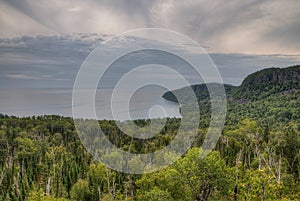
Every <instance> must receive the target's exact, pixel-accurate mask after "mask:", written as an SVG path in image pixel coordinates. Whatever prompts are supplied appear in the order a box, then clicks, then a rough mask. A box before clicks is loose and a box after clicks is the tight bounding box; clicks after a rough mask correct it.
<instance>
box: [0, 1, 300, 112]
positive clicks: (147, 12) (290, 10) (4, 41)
mask: <svg viewBox="0 0 300 201" xmlns="http://www.w3.org/2000/svg"><path fill="white" fill-rule="evenodd" d="M299 19H300V1H299V0H285V1H282V0H265V1H262V0H249V1H240V0H232V1H222V0H209V1H208V0H185V1H180V0H151V1H147V0H121V1H117V0H97V1H96V0H85V1H82V0H52V1H46V0H39V1H36V0H0V92H2V94H5V97H4V95H2V96H1V94H0V98H1V99H2V104H1V103H0V113H1V111H5V112H6V113H9V111H10V109H9V108H10V106H11V107H12V106H13V105H12V103H15V102H14V101H12V99H18V101H17V103H16V104H18V105H19V106H20V107H19V108H22V104H24V105H26V107H28V108H32V107H34V105H32V104H33V103H32V104H30V102H31V101H30V99H34V98H37V97H38V96H39V93H40V92H39V93H32V96H31V97H28V96H27V99H26V100H24V101H22V99H23V98H24V96H18V97H15V96H13V95H12V94H15V93H13V90H19V89H50V88H51V89H66V88H68V89H71V88H72V87H73V85H74V81H75V77H76V74H77V73H78V71H79V68H80V66H81V65H82V63H83V62H84V60H85V59H86V57H87V56H88V55H89V54H90V52H91V51H92V50H93V49H94V48H96V47H98V46H99V45H101V44H102V42H104V41H106V40H107V39H108V38H110V37H114V36H116V35H119V34H122V33H124V32H128V31H130V30H133V29H143V28H161V29H167V30H172V31H175V32H178V33H181V34H184V35H185V36H187V37H189V38H190V39H192V40H193V41H195V42H197V43H198V44H200V45H201V46H202V47H203V48H204V50H205V51H206V52H208V53H209V55H210V57H211V58H212V60H213V62H214V63H215V65H216V67H217V68H218V70H219V72H220V74H221V76H222V78H223V81H224V83H228V84H233V85H239V84H241V82H242V80H243V79H244V78H245V77H246V76H247V75H249V74H250V73H253V72H256V71H258V70H260V69H263V68H269V67H287V66H291V65H295V64H299V63H300V46H299V44H300V37H299V36H300V20H299ZM134 41H138V40H137V39H136V38H130V37H127V38H125V39H124V41H118V46H116V47H115V49H114V48H112V49H111V52H110V54H116V53H115V52H116V51H115V50H116V48H120V47H121V48H122V45H125V46H126V45H128V44H129V45H130V44H132V42H134ZM149 43H153V41H151V40H150V39H149V38H145V39H142V40H141V39H139V45H141V44H149ZM162 46H164V44H163V43H162ZM174 48H175V49H177V50H179V49H182V48H183V49H184V48H187V49H189V48H191V47H190V46H188V45H183V46H182V47H179V46H174ZM189 50H190V49H189ZM191 55H192V56H197V55H195V54H194V53H193V52H191ZM141 56H142V54H141V55H135V57H134V56H133V57H132V58H131V59H132V61H134V60H136V59H138V58H139V57H141ZM149 58H150V57H149ZM164 59H165V61H167V60H168V61H169V59H170V58H169V57H168V56H165V57H164ZM165 61H162V63H165V64H168V63H167V62H165ZM171 63H172V62H170V63H169V64H171ZM128 64H129V65H130V64H131V63H130V62H129V63H128ZM119 68H121V67H119ZM115 69H118V67H116V68H115ZM115 73H116V74H117V73H118V70H116V71H115ZM145 75H147V76H148V77H150V76H151V75H152V76H153V77H159V79H167V78H168V79H170V80H172V76H170V75H164V74H162V73H158V72H152V71H151V70H150V71H149V72H148V73H145V74H144V76H145ZM140 76H142V75H140ZM173 82H174V83H175V82H176V79H175V78H174V79H173ZM194 83H197V81H195V82H194ZM4 91H6V92H5V93H3V92H4ZM18 93H19V91H18ZM53 93H54V92H53V91H51V93H50V94H53ZM57 94H64V93H62V92H61V90H60V91H57ZM65 96H66V95H65V94H64V97H61V99H62V100H64V101H63V103H62V102H60V104H63V105H64V104H69V103H68V102H69V101H70V97H69V96H68V97H67V98H66V97H65ZM59 97H60V96H55V98H56V99H57V101H58V102H59V101H60V100H59V99H60V98H59ZM3 100H5V103H4V102H3ZM43 101H44V102H45V100H43ZM25 102H26V103H25ZM50 102H52V103H53V104H56V102H55V101H52V100H51V101H50ZM34 104H36V105H39V104H37V103H34ZM40 107H41V108H43V104H41V105H40ZM57 110H59V109H57ZM12 113H13V112H12ZM21 113H22V112H18V114H21Z"/></svg>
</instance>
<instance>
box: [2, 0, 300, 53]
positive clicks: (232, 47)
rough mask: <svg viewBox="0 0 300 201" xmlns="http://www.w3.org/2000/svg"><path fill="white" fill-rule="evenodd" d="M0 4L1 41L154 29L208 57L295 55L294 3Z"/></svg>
mask: <svg viewBox="0 0 300 201" xmlns="http://www.w3.org/2000/svg"><path fill="white" fill-rule="evenodd" d="M1 5H2V9H1V8H0V10H1V13H2V14H0V15H1V18H0V26H1V27H3V28H2V29H1V31H0V35H2V36H9V35H24V34H36V33H50V34H52V33H56V34H58V33H59V34H61V33H70V32H98V33H99V32H100V33H111V34H118V33H121V32H123V31H128V30H130V29H134V28H143V27H160V28H167V29H172V30H175V31H179V32H181V33H184V34H186V35H188V36H190V37H191V38H192V39H194V40H196V41H198V42H199V43H201V44H204V45H207V46H209V47H210V49H209V50H208V51H211V52H223V53H247V54H273V53H279V54H282V53H286V54H298V53H299V47H298V45H297V44H299V43H300V39H299V37H298V36H299V34H300V33H299V32H300V30H299V29H300V28H299V27H300V21H299V20H298V19H300V11H299V10H300V2H299V1H298V0H286V1H280V0H265V1H261V0H250V1H239V0H233V1H227V2H224V1H221V0H210V1H205V0H196V1H195V0H185V1H178V0H164V1H162V0H153V1H140V0H123V1H116V0H101V1H94V0H86V1H79V0H72V1H60V0H53V1H34V0H22V1H19V0H2V2H1ZM16 18H18V20H20V23H22V25H21V26H18V27H16V25H15V23H17V21H18V20H16Z"/></svg>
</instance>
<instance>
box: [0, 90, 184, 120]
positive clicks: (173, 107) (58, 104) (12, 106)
mask: <svg viewBox="0 0 300 201" xmlns="http://www.w3.org/2000/svg"><path fill="white" fill-rule="evenodd" d="M165 91H166V90H163V89H157V88H156V89H145V90H141V91H138V92H136V93H135V94H134V95H133V96H132V97H131V99H130V104H129V110H128V106H126V101H124V100H122V98H121V99H120V100H116V102H117V104H118V110H117V112H116V115H115V116H114V117H113V116H112V114H111V109H110V108H111V106H110V95H111V93H112V91H111V90H103V91H98V92H97V95H96V98H95V100H96V114H97V117H98V119H116V120H126V119H127V117H126V115H125V114H126V112H128V111H129V113H130V117H131V118H132V119H144V118H149V109H150V108H151V107H153V106H155V107H154V109H153V110H152V112H151V117H153V118H155V117H180V114H179V105H178V104H176V103H173V102H169V101H166V100H164V99H163V98H161V96H162V95H163V94H164V92H165ZM124 94H126V92H125V91H124ZM0 100H1V101H0V113H3V114H8V115H15V116H21V117H22V116H32V115H46V114H58V115H63V116H72V89H0ZM158 105H159V106H161V107H162V108H164V110H161V109H157V108H159V107H157V106H158ZM80 107H82V110H83V114H82V117H84V118H89V116H87V115H85V114H84V104H82V105H80Z"/></svg>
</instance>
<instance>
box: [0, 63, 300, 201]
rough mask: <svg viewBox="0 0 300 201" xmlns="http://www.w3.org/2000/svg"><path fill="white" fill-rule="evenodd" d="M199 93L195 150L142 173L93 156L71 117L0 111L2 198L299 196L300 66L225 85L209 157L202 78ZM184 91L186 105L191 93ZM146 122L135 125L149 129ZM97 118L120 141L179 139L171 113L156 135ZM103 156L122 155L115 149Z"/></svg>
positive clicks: (125, 145) (142, 145)
mask: <svg viewBox="0 0 300 201" xmlns="http://www.w3.org/2000/svg"><path fill="white" fill-rule="evenodd" d="M193 90H194V91H195V94H196V96H197V99H198V101H199V106H200V108H201V113H202V114H201V121H200V123H199V128H198V130H197V133H198V135H197V138H196V139H195V140H194V141H193V145H192V148H191V149H190V150H189V151H188V152H187V153H186V154H185V155H184V156H183V157H182V158H181V159H179V160H178V161H176V162H175V163H174V164H172V165H171V166H169V167H167V168H164V169H162V170H160V171H157V172H154V173H149V174H143V175H139V174H136V175H135V174H132V175H131V174H126V173H122V172H117V171H114V170H111V169H109V168H107V167H106V166H105V165H103V164H102V163H99V162H98V161H96V160H94V159H93V157H92V156H91V154H90V153H88V152H87V150H86V149H85V148H84V147H83V145H82V143H81V141H80V140H79V137H78V133H77V131H76V129H75V126H74V122H73V119H72V118H69V117H61V116H57V115H45V116H32V117H23V118H21V117H14V116H7V115H5V114H1V115H0V152H1V154H0V199H1V200H19V201H22V200H28V201H35V200H61V201H63V200H78V201H80V200H102V201H105V200H155V201H160V200H162V201H164V200H199V201H205V200H250V201H251V200H300V66H293V67H289V68H283V69H279V68H270V69H265V70H262V71H259V72H256V73H254V74H251V75H249V76H248V77H247V78H246V79H245V80H244V81H243V83H242V84H241V85H240V86H231V85H225V90H226V92H227V110H228V111H227V116H226V122H225V126H224V129H223V131H222V136H221V138H220V139H219V141H218V143H217V145H216V147H215V149H214V150H213V151H212V152H210V153H209V155H208V156H207V157H204V158H201V157H199V155H201V153H202V152H203V150H202V148H201V145H202V143H203V140H204V138H205V136H206V132H207V129H208V125H209V121H210V102H209V94H208V91H207V88H206V86H205V85H203V84H201V85H194V86H193ZM184 92H185V89H184V88H183V89H179V90H176V91H174V92H167V93H166V94H165V95H164V96H163V97H164V98H165V99H167V100H170V101H177V99H176V97H175V96H174V94H176V95H177V94H179V95H183V96H184ZM184 97H185V99H186V101H187V104H188V99H189V97H186V96H184ZM149 121H151V120H135V121H134V123H135V124H136V125H138V126H140V127H143V126H147V124H148V123H149ZM98 123H99V125H100V126H101V128H102V130H103V131H105V135H106V136H107V138H108V139H109V140H110V141H111V142H112V143H113V144H114V145H116V146H117V147H119V148H121V149H123V150H126V151H130V152H132V153H149V152H153V151H155V150H157V149H161V148H163V147H164V146H166V145H168V144H169V143H170V142H171V141H172V140H173V139H174V136H175V135H176V131H177V129H178V126H179V124H180V119H176V118H168V119H167V123H166V125H165V127H164V128H163V129H162V130H161V131H160V132H159V134H158V135H157V136H155V137H154V138H152V139H149V140H141V139H134V138H132V137H129V136H127V135H126V134H124V133H123V132H122V131H121V130H120V129H119V128H118V126H117V124H116V123H117V122H115V121H112V120H99V121H98ZM118 123H120V122H118ZM106 157H108V158H110V159H112V160H118V156H116V155H108V156H106ZM167 157H168V155H165V156H161V157H160V158H156V159H154V160H156V161H159V160H166V158H167ZM129 165H133V166H134V165H136V163H135V161H131V163H130V164H129Z"/></svg>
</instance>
